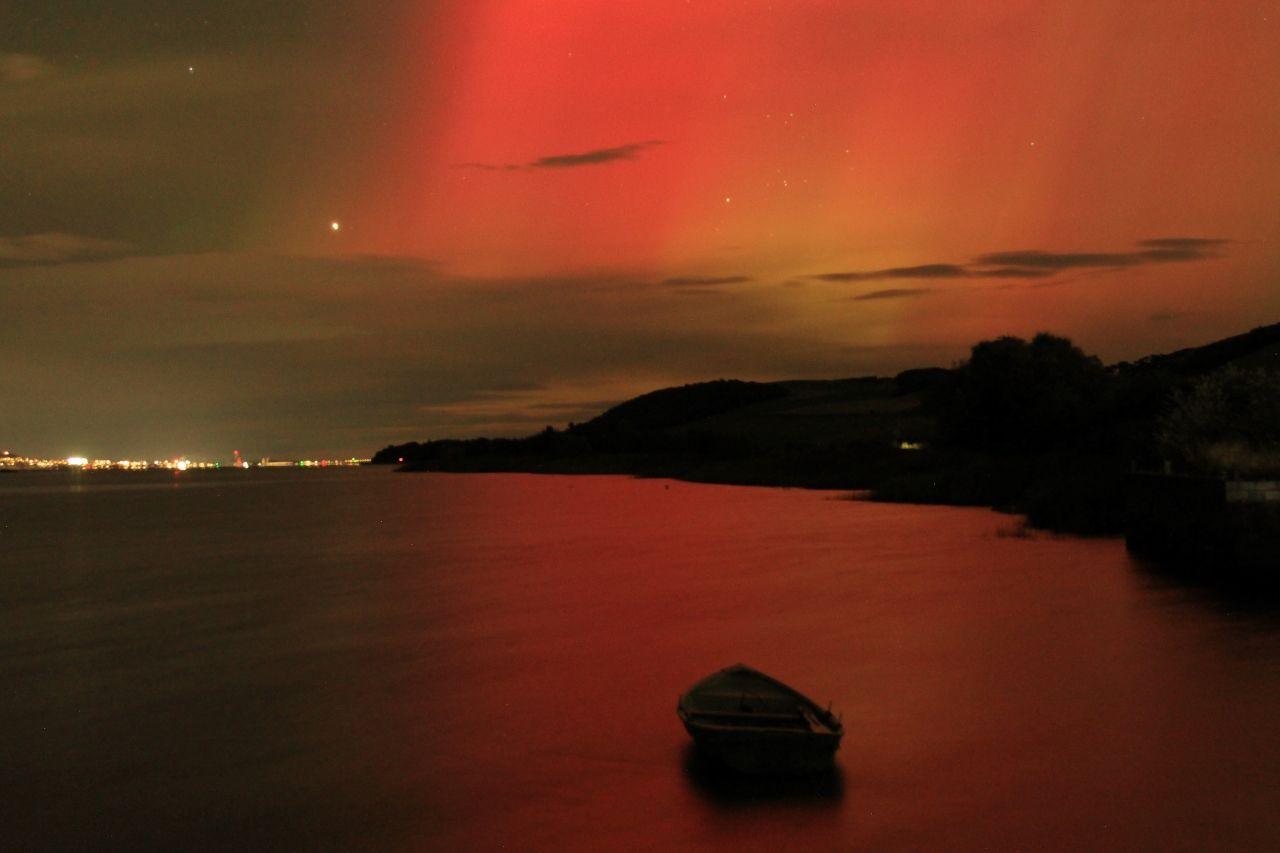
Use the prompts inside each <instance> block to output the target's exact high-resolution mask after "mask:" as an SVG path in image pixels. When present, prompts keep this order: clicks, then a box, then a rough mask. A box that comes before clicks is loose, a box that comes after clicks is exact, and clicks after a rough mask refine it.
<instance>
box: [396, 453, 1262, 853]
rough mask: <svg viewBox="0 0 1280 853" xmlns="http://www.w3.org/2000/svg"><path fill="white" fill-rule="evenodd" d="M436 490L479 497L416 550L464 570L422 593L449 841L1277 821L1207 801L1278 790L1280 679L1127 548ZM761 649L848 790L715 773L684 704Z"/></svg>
mask: <svg viewBox="0 0 1280 853" xmlns="http://www.w3.org/2000/svg"><path fill="white" fill-rule="evenodd" d="M436 488H446V489H448V490H450V492H451V493H452V494H453V495H454V497H455V500H454V501H453V503H452V504H451V506H450V508H449V510H448V519H447V525H446V526H447V529H448V531H449V535H448V537H447V539H445V540H443V541H440V542H438V543H437V547H436V548H435V549H434V550H432V551H431V554H430V557H429V558H424V559H422V562H421V563H420V564H419V567H420V570H421V572H422V573H423V575H424V576H428V577H438V579H439V582H438V583H432V582H424V583H423V584H422V586H421V587H420V588H419V589H418V592H419V594H421V595H423V596H425V597H426V598H427V599H429V600H430V602H431V603H430V605H429V610H430V612H431V614H432V616H431V617H430V618H426V617H424V619H423V625H424V636H423V643H424V644H425V645H426V646H427V647H429V648H431V649H433V650H434V654H433V655H432V660H431V664H430V667H431V675H430V677H429V678H424V679H423V682H422V691H421V694H420V695H419V699H418V701H419V702H420V703H421V705H420V707H419V712H420V714H421V719H422V721H423V724H424V728H425V727H429V728H431V729H432V733H431V734H430V735H428V736H427V737H426V738H425V743H424V742H422V741H420V742H419V745H420V746H426V745H427V744H429V746H427V748H425V749H423V751H422V752H421V758H422V761H423V770H424V776H429V777H431V778H432V779H433V780H436V783H437V784H435V785H433V787H432V788H431V790H430V791H429V792H428V793H427V794H426V795H425V796H426V798H427V799H428V800H429V801H431V802H434V803H436V804H437V805H439V806H441V812H440V814H441V817H440V819H439V821H438V823H433V826H434V829H435V830H436V831H438V832H440V833H442V837H443V838H444V839H447V840H449V841H450V842H451V843H457V844H474V843H478V844H480V846H491V845H492V846H498V845H501V844H508V845H510V844H516V843H520V844H530V845H532V846H547V847H560V846H563V845H566V844H568V845H569V846H580V847H584V848H589V847H594V846H597V845H598V844H609V845H612V846H620V847H629V846H648V845H655V844H656V845H657V846H681V845H687V844H702V843H712V844H714V845H716V846H720V845H726V846H731V845H734V844H742V845H746V846H749V847H772V846H800V847H809V848H814V849H833V848H845V847H848V846H851V845H859V846H863V845H871V846H898V845H902V846H915V845H920V846H927V847H947V848H956V847H969V846H975V847H977V846H996V847H1013V846H1036V847H1038V846H1041V845H1043V844H1044V843H1045V839H1046V838H1052V839H1054V842H1053V843H1054V844H1055V845H1063V846H1077V845H1079V846H1084V845H1089V846H1096V845H1102V846H1112V845H1116V846H1125V845H1126V844H1133V845H1137V846H1141V845H1144V844H1150V843H1151V842H1152V841H1153V840H1154V839H1160V838H1165V839H1168V840H1170V842H1172V841H1173V840H1174V839H1177V840H1178V843H1188V840H1189V839H1198V840H1199V841H1203V842H1204V843H1210V842H1214V841H1220V840H1221V839H1222V837H1223V836H1222V833H1224V832H1226V833H1228V834H1230V833H1235V835H1234V836H1233V837H1234V838H1235V839H1236V840H1239V841H1256V840H1261V839H1263V838H1267V837H1271V838H1274V837H1276V830H1277V826H1276V823H1275V821H1274V820H1273V819H1272V818H1271V817H1270V816H1268V815H1266V813H1265V812H1264V811H1261V810H1259V807H1260V806H1261V805H1262V803H1261V802H1260V801H1256V798H1255V802H1253V803H1248V804H1244V805H1243V809H1244V811H1245V812H1249V811H1250V810H1251V809H1254V811H1252V814H1251V816H1250V815H1248V814H1245V815H1242V814H1240V813H1239V810H1240V809H1241V808H1242V803H1241V801H1240V799H1239V798H1238V797H1236V796H1235V795H1232V796H1221V797H1210V798H1209V800H1210V802H1209V803H1206V802H1205V791H1206V786H1210V788H1209V789H1210V790H1212V786H1215V785H1216V786H1218V787H1219V790H1222V791H1228V790H1231V789H1232V788H1233V787H1235V785H1236V780H1237V779H1238V778H1239V773H1240V772H1242V771H1244V772H1249V773H1254V774H1257V773H1266V774H1268V775H1269V778H1271V779H1273V780H1274V779H1275V778H1276V777H1275V771H1274V770H1273V769H1268V767H1267V765H1265V764H1263V763H1261V762H1260V761H1259V758H1258V754H1257V752H1256V750H1257V743H1256V740H1255V739H1254V737H1253V736H1252V735H1251V734H1250V732H1256V731H1259V730H1266V728H1267V727H1268V726H1269V725H1270V724H1269V722H1268V714H1269V713H1270V712H1271V711H1274V710H1275V709H1276V708H1277V707H1278V706H1277V702H1276V700H1277V688H1276V683H1275V681H1274V679H1270V680H1268V679H1266V678H1264V677H1263V676H1264V675H1265V674H1266V673H1265V672H1263V671H1261V670H1258V669H1257V668H1256V667H1252V666H1245V667H1239V666H1232V665H1231V662H1230V661H1229V660H1223V649H1222V648H1221V647H1220V646H1219V645H1218V642H1217V639H1216V638H1215V634H1217V633H1218V631H1217V629H1216V628H1215V627H1214V626H1213V624H1212V620H1209V621H1208V622H1205V621H1203V620H1196V619H1192V620H1190V623H1188V620H1187V619H1186V618H1185V614H1181V615H1179V614H1178V613H1177V611H1176V609H1174V610H1171V609H1170V608H1169V602H1168V601H1167V598H1168V596H1162V595H1161V594H1159V593H1152V592H1150V591H1147V590H1144V589H1142V588H1141V585H1140V584H1139V582H1138V581H1137V579H1136V577H1135V575H1134V573H1133V571H1132V569H1131V567H1130V565H1129V561H1128V558H1127V557H1126V555H1125V554H1124V552H1123V549H1122V546H1121V545H1120V544H1119V543H1118V542H1116V541H1114V540H1111V541H1107V540H1101V541H1099V540H1094V541H1089V540H1073V539H1054V538H1047V537H1046V538H1032V539H1019V538H1010V537H1002V536H999V535H998V533H999V531H1000V530H1001V529H1002V528H1003V527H1007V526H1008V525H1009V524H1011V520H1010V519H1008V518H1006V517H1001V516H998V515H995V514H993V513H989V512H986V511H980V510H960V509H946V508H924V507H906V506H891V505H879V504H867V503H851V502H848V501H842V500H835V499H833V497H834V496H832V495H824V494H818V493H812V492H796V491H781V490H766V489H734V488H721V487H711V486H698V485H689V484H667V483H662V482H656V481H634V480H626V479H622V478H578V479H574V478H539V477H510V476H497V477H469V478H450V477H426V478H424V482H423V485H422V486H421V489H422V490H423V491H424V492H427V491H430V490H431V489H436ZM440 546H444V547H443V548H441V547H440ZM1268 642H1269V643H1270V645H1269V649H1270V650H1271V652H1272V653H1274V652H1275V643H1274V638H1271V639H1270V640H1268ZM738 660H742V661H747V662H749V663H751V664H752V665H754V666H757V667H760V668H762V669H764V670H766V671H768V672H771V673H774V674H776V675H778V676H779V677H781V678H783V679H785V680H787V681H789V682H791V683H793V684H795V685H796V686H797V687H799V688H800V689H802V690H804V691H805V692H807V693H809V694H810V695H811V696H812V697H813V698H814V699H816V700H818V701H819V702H823V703H825V702H826V701H827V700H832V701H833V702H834V704H835V707H836V709H837V710H840V711H842V712H843V713H844V719H845V723H846V728H847V734H846V736H845V740H844V745H843V747H842V749H841V751H840V753H839V755H838V761H839V770H838V772H837V774H836V775H835V776H834V777H833V778H834V781H833V780H827V783H826V784H825V786H824V785H819V786H817V788H809V789H806V787H805V786H804V785H800V786H799V787H796V786H786V785H784V786H781V787H780V788H779V787H776V786H775V787H774V788H772V789H771V788H770V787H769V786H768V785H765V786H764V787H763V788H758V789H754V790H753V789H752V788H750V787H749V786H748V787H747V788H745V789H744V788H742V787H741V786H737V787H736V788H735V786H734V785H733V784H732V783H729V784H725V783H724V781H723V780H718V779H716V778H714V777H710V776H708V775H707V774H706V773H703V772H702V771H701V770H700V769H699V768H698V766H697V764H696V762H694V761H693V759H691V757H690V756H689V754H688V746H687V737H686V735H685V733H684V732H683V730H682V729H681V727H680V725H679V723H678V721H677V719H676V717H675V714H674V704H675V699H676V696H677V695H678V693H679V692H680V691H681V690H683V689H684V688H686V687H687V686H688V685H689V684H690V683H691V682H693V681H694V680H696V679H697V678H698V677H700V676H702V675H704V674H706V673H707V672H709V671H711V670H714V669H717V668H719V667H721V666H724V665H727V664H729V663H732V662H735V661H738ZM1272 660H1273V661H1274V660H1275V658H1272ZM1260 695H1265V697H1266V698H1265V700H1263V701H1259V696H1260ZM1226 696H1231V697H1235V698H1234V699H1224V698H1223V697H1226ZM1210 731H1213V732H1217V733H1222V732H1229V733H1232V734H1231V736H1228V737H1225V738H1224V737H1220V736H1215V738H1213V739H1212V740H1208V739H1206V738H1205V736H1204V733H1205V732H1210ZM1269 753H1270V755H1271V756H1272V757H1273V758H1275V757H1280V751H1278V750H1277V749H1276V744H1275V743H1274V742H1272V743H1270V744H1269ZM1271 766H1274V765H1271ZM1272 790H1273V793H1274V789H1272ZM1246 803H1247V797H1246ZM1192 805H1194V806H1195V808H1194V809H1190V810H1189V808H1190V806H1192ZM1211 827H1212V828H1211ZM1046 833H1047V834H1046Z"/></svg>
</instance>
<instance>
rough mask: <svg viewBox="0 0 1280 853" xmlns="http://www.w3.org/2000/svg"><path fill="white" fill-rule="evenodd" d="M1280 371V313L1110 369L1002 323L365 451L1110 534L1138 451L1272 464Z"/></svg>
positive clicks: (1246, 467) (1162, 460) (407, 461)
mask: <svg viewBox="0 0 1280 853" xmlns="http://www.w3.org/2000/svg"><path fill="white" fill-rule="evenodd" d="M1278 377H1280V324H1276V325H1273V326H1268V327H1264V328H1261V329H1255V330H1253V331H1252V332H1249V333H1247V334H1245V335H1239V336H1236V337H1234V338H1228V339H1226V340H1223V341H1218V342H1216V343H1213V344H1210V345H1208V346H1205V347H1200V348H1196V349H1190V350H1181V351H1179V352H1176V353H1171V354H1169V355H1165V356H1152V357H1149V358H1146V359H1143V360H1141V361H1138V362H1135V363H1123V364H1118V365H1115V366H1113V367H1109V368H1108V367H1104V366H1103V364H1102V363H1101V362H1100V361H1099V360H1098V359H1097V358H1095V357H1093V356H1090V355H1088V354H1086V353H1084V352H1083V351H1081V350H1080V349H1079V348H1078V347H1076V346H1075V345H1073V344H1072V343H1071V342H1070V341H1069V340H1067V339H1065V338H1061V337H1056V336H1054V335H1049V334H1040V335H1036V336H1035V337H1034V338H1032V339H1031V340H1030V341H1025V340H1022V339H1019V338H1014V337H1002V338H997V339H995V340H990V341H982V342H981V343H978V344H977V345H975V346H974V347H973V349H972V351H971V353H970V357H969V358H968V359H967V360H966V361H964V362H963V363H961V364H959V365H957V366H955V367H953V368H951V369H942V368H924V369H919V370H909V371H906V372H904V373H901V374H899V375H898V376H896V377H894V378H892V379H886V378H877V377H863V378H857V379H842V380H831V381H794V382H772V383H759V382H740V381H736V380H717V381H715V382H705V383H698V384H693V385H685V386H681V387H679V388H666V389H662V390H659V391H654V392H652V393H649V394H645V395H642V396H640V397H636V398H634V399H632V400H628V401H627V402H625V403H622V404H620V405H618V406H615V407H613V408H611V409H609V410H608V411H606V412H604V413H603V414H601V415H600V416H598V417H596V418H594V419H592V420H590V421H588V422H586V423H583V424H570V425H569V427H568V428H567V429H564V430H557V429H554V428H552V427H547V428H546V429H545V430H543V431H542V432H540V433H537V434H535V435H531V436H528V437H526V438H519V439H502V438H499V439H487V438H479V439H470V440H455V439H446V440H437V441H428V442H423V443H418V442H410V443H408V444H401V445H392V446H390V447H386V448H384V449H383V450H381V451H379V452H378V453H377V454H375V456H374V461H375V462H382V463H399V462H401V461H403V464H404V467H405V468H407V469H410V470H443V471H539V472H560V473H627V474H636V475H640V476H662V477H675V478H680V479H688V480H698V481H704V482H717V483H742V484H759V485H780V486H807V487H819V488H849V489H870V490H872V491H873V492H874V495H875V497H876V498H878V499H880V500H892V501H908V502H921V503H945V504H962V505H980V506H993V507H996V508H999V509H1005V510H1010V511H1016V512H1023V513H1026V515H1027V518H1028V521H1029V522H1030V523H1031V524H1032V525H1034V526H1038V527H1045V528H1050V529H1054V530H1062V531H1071V532H1076V533H1112V532H1117V531H1119V530H1120V528H1121V524H1122V521H1123V505H1122V499H1123V492H1124V477H1125V475H1126V473H1127V472H1128V471H1129V470H1130V469H1131V468H1133V467H1135V466H1136V467H1143V468H1151V467H1156V466H1162V465H1164V464H1167V463H1170V462H1172V463H1174V464H1177V465H1178V466H1180V468H1181V469H1183V470H1186V471H1188V472H1220V471H1232V472H1236V473H1240V474H1244V475H1250V476H1255V475H1267V476H1272V475H1276V474H1277V472H1280V451H1278V449H1277V448H1280V435H1278V434H1277V433H1278V432H1280V380H1278Z"/></svg>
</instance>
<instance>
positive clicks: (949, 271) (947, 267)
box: [814, 264, 971, 281]
mask: <svg viewBox="0 0 1280 853" xmlns="http://www.w3.org/2000/svg"><path fill="white" fill-rule="evenodd" d="M970 274H971V273H970V272H969V271H968V270H967V269H965V268H964V267H962V266H958V265H956V264H920V265H918V266H914V267H889V268H887V269H882V270H866V271H863V272H829V273H823V274H821V275H815V276H814V278H816V279H818V280H820V281H880V280H882V279H888V278H964V277H965V276H968V275H970Z"/></svg>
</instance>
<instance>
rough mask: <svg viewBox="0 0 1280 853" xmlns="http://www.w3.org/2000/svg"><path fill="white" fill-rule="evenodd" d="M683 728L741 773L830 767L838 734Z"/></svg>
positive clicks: (810, 770) (701, 746) (813, 770)
mask: <svg viewBox="0 0 1280 853" xmlns="http://www.w3.org/2000/svg"><path fill="white" fill-rule="evenodd" d="M685 730H686V731H688V732H689V734H690V736H692V737H693V742H694V743H695V744H696V745H697V747H698V751H699V752H701V753H702V754H703V755H705V756H707V757H708V758H709V759H711V760H713V761H715V762H717V763H719V764H723V765H724V766H726V767H729V768H731V769H733V770H736V771H738V772H740V773H752V774H760V773H769V774H799V773H816V772H819V771H822V770H826V769H829V768H830V767H831V766H832V763H833V762H834V760H835V755H836V750H837V749H838V748H839V747H840V737H839V736H838V735H815V734H810V733H806V732H794V733H793V732H766V733H761V732H752V731H743V730H733V729H723V728H705V727H701V726H698V725H696V724H691V723H689V722H686V723H685Z"/></svg>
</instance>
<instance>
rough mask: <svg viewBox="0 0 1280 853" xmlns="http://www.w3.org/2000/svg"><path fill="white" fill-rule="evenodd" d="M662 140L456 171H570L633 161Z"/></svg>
mask: <svg viewBox="0 0 1280 853" xmlns="http://www.w3.org/2000/svg"><path fill="white" fill-rule="evenodd" d="M665 144H666V140H663V139H647V140H645V141H643V142H629V143H627V144H626V145H617V146H614V147H613V148H594V149H592V150H590V151H581V152H578V153H574V154H549V155H546V156H543V157H538V158H537V159H535V160H530V161H529V162H527V163H479V162H467V163H458V164H456V165H455V166H454V168H457V169H480V170H482V171H486V172H516V171H521V170H524V169H571V168H575V167H577V166H596V165H599V164H601V163H612V162H615V161H617V160H634V159H636V155H638V154H639V153H640V152H641V151H644V150H645V149H648V148H654V147H656V146H658V145H665Z"/></svg>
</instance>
